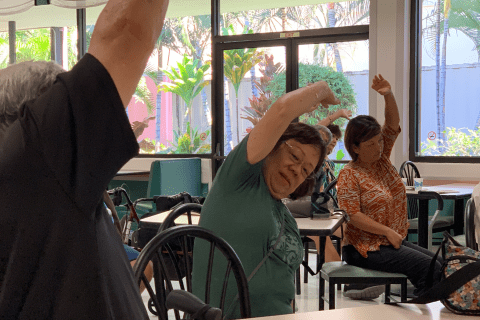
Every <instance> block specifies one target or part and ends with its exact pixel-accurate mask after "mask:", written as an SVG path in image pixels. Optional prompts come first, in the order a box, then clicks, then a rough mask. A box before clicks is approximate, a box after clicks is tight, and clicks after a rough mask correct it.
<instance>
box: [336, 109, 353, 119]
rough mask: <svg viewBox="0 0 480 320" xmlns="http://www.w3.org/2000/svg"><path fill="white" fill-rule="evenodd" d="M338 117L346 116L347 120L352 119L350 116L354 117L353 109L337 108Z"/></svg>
mask: <svg viewBox="0 0 480 320" xmlns="http://www.w3.org/2000/svg"><path fill="white" fill-rule="evenodd" d="M336 113H337V115H338V117H337V119H338V118H345V119H347V120H350V118H351V117H352V111H350V110H348V109H340V110H337V111H336Z"/></svg>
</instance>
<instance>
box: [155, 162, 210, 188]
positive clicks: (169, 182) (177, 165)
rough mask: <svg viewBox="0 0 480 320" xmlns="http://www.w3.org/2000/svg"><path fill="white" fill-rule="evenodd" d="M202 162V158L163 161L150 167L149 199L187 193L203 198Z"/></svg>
mask: <svg viewBox="0 0 480 320" xmlns="http://www.w3.org/2000/svg"><path fill="white" fill-rule="evenodd" d="M201 172H202V162H201V159H200V158H188V159H162V160H156V161H153V162H152V164H151V165H150V176H149V179H148V188H147V198H152V197H153V196H158V195H173V194H178V193H180V192H183V191H186V192H188V193H189V194H190V195H191V196H202V177H201Z"/></svg>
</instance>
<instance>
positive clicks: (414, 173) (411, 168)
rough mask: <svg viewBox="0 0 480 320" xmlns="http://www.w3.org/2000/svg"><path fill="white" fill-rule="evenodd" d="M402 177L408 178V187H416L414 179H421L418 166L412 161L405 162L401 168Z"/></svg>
mask: <svg viewBox="0 0 480 320" xmlns="http://www.w3.org/2000/svg"><path fill="white" fill-rule="evenodd" d="M399 171H400V172H399V174H400V177H402V178H407V186H413V185H414V180H413V179H414V178H421V177H420V172H419V171H418V169H417V166H415V164H414V163H413V162H412V161H405V162H404V163H402V165H401V166H400V170H399Z"/></svg>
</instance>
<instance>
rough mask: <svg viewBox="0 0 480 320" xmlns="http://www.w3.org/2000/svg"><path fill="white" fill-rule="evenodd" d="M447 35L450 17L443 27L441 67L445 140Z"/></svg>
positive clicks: (442, 114)
mask: <svg viewBox="0 0 480 320" xmlns="http://www.w3.org/2000/svg"><path fill="white" fill-rule="evenodd" d="M447 37H448V18H446V19H445V21H444V28H443V48H442V65H441V68H440V111H441V112H440V129H441V135H440V136H439V137H440V139H442V140H443V141H445V133H444V132H445V129H446V128H445V82H446V77H447Z"/></svg>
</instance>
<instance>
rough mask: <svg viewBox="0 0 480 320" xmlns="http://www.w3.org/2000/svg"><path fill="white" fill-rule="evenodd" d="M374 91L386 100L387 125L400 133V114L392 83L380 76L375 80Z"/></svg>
mask: <svg viewBox="0 0 480 320" xmlns="http://www.w3.org/2000/svg"><path fill="white" fill-rule="evenodd" d="M372 89H373V90H375V91H377V92H378V93H379V94H381V95H382V96H383V97H384V98H385V125H387V126H389V127H390V128H392V129H393V130H395V131H398V128H399V126H400V114H399V113H398V107H397V102H396V101H395V97H394V95H393V92H392V87H391V86H390V83H388V81H387V80H385V79H384V78H383V77H382V75H381V74H379V75H378V76H375V77H374V78H373V84H372Z"/></svg>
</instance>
